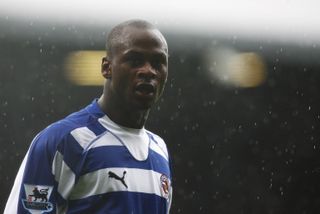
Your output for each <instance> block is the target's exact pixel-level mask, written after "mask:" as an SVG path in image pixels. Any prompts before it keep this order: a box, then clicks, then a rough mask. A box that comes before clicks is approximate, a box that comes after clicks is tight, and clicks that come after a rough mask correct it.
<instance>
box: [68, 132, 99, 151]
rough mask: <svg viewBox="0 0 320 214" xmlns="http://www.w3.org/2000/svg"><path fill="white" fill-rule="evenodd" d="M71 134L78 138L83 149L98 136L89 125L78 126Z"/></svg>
mask: <svg viewBox="0 0 320 214" xmlns="http://www.w3.org/2000/svg"><path fill="white" fill-rule="evenodd" d="M71 135H72V136H73V137H74V138H75V139H76V141H77V142H78V143H79V144H80V146H81V147H82V148H83V149H86V148H87V146H88V145H89V144H90V143H91V142H92V141H93V140H94V139H95V138H96V137H97V136H96V135H95V134H94V133H93V132H92V131H91V130H90V129H88V128H87V127H81V128H77V129H74V130H72V131H71Z"/></svg>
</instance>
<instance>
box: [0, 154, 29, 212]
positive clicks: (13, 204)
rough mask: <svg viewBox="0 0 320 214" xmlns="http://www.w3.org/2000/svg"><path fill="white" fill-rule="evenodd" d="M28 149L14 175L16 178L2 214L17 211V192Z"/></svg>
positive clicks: (18, 191)
mask: <svg viewBox="0 0 320 214" xmlns="http://www.w3.org/2000/svg"><path fill="white" fill-rule="evenodd" d="M28 154H29V151H28V152H27V154H26V156H25V157H24V159H23V161H22V164H21V166H20V168H19V171H18V174H17V176H16V179H15V181H14V184H13V187H12V190H11V193H10V196H9V198H8V201H7V204H6V207H5V210H4V214H14V213H17V212H18V207H17V206H18V201H19V194H20V187H21V184H22V179H23V174H24V169H25V166H26V163H27V157H28Z"/></svg>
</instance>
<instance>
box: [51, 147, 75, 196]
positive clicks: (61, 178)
mask: <svg viewBox="0 0 320 214" xmlns="http://www.w3.org/2000/svg"><path fill="white" fill-rule="evenodd" d="M52 174H53V175H54V178H55V180H56V181H57V182H58V192H59V193H60V195H61V196H62V197H63V198H64V199H67V198H68V196H69V194H70V192H71V190H72V189H73V187H74V183H75V177H76V176H75V174H74V173H73V172H72V170H71V169H70V167H69V166H68V165H67V164H66V163H65V162H64V161H63V155H62V154H61V153H60V152H58V151H57V152H56V154H55V156H54V159H53V162H52Z"/></svg>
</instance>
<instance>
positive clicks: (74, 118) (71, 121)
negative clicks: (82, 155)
mask: <svg viewBox="0 0 320 214" xmlns="http://www.w3.org/2000/svg"><path fill="white" fill-rule="evenodd" d="M96 120H97V118H95V116H93V115H91V114H90V113H88V112H87V111H85V109H82V110H80V111H78V112H75V113H72V114H70V115H69V116H67V117H65V118H64V119H62V120H59V121H57V122H55V123H52V124H51V125H49V126H48V127H46V128H45V129H44V130H42V131H41V132H40V133H39V134H38V135H37V136H36V137H35V138H34V140H33V142H32V145H31V148H33V149H40V150H43V149H46V150H47V151H48V152H49V153H54V152H55V151H56V150H57V149H58V147H63V146H64V145H63V144H64V143H66V142H68V141H70V140H72V139H71V138H72V132H73V131H74V130H77V129H78V128H81V127H86V126H88V124H90V123H93V122H94V121H96Z"/></svg>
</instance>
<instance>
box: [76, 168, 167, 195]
mask: <svg viewBox="0 0 320 214" xmlns="http://www.w3.org/2000/svg"><path fill="white" fill-rule="evenodd" d="M110 171H111V172H113V173H115V174H116V175H118V176H119V177H122V176H123V172H124V171H126V174H125V177H124V181H125V183H126V184H127V186H128V188H126V187H125V186H124V185H123V184H122V183H121V181H119V180H116V179H114V178H109V172H110ZM160 177H161V174H160V173H158V172H155V171H152V170H145V169H137V168H105V169H100V170H97V171H94V172H91V173H88V174H85V175H83V176H81V177H80V178H79V181H78V182H77V184H76V185H75V187H74V190H73V191H72V193H71V195H70V199H71V200H75V199H82V198H86V197H89V196H93V195H98V194H104V193H108V192H118V191H129V192H139V193H150V194H156V195H158V196H160V197H164V196H163V193H162V191H161V188H162V185H161V179H160ZM107 178H108V179H107ZM142 184H144V185H142Z"/></svg>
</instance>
